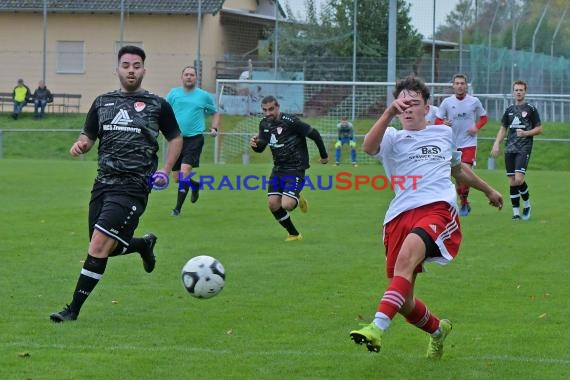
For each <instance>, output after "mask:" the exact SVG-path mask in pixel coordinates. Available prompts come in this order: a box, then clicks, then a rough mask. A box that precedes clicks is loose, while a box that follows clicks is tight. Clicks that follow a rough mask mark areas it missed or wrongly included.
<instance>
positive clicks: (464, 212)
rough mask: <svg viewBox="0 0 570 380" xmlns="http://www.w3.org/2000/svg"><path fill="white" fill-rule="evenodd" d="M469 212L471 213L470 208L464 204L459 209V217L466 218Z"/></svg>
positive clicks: (467, 204)
mask: <svg viewBox="0 0 570 380" xmlns="http://www.w3.org/2000/svg"><path fill="white" fill-rule="evenodd" d="M470 212H471V206H470V205H469V203H465V204H463V205H461V208H460V209H459V216H467V215H469V213H470Z"/></svg>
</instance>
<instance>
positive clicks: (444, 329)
mask: <svg viewBox="0 0 570 380" xmlns="http://www.w3.org/2000/svg"><path fill="white" fill-rule="evenodd" d="M451 329H452V325H451V321H449V320H448V319H442V320H440V321H439V331H440V334H439V336H438V337H437V338H434V337H433V336H430V338H429V345H428V349H427V354H426V356H427V358H429V359H441V357H442V356H443V342H444V341H445V338H446V337H447V336H448V335H449V333H450V332H451Z"/></svg>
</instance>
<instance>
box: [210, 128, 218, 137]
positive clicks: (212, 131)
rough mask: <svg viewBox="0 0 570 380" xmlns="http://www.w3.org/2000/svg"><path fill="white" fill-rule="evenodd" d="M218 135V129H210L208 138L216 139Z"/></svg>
mask: <svg viewBox="0 0 570 380" xmlns="http://www.w3.org/2000/svg"><path fill="white" fill-rule="evenodd" d="M217 135H218V128H210V136H212V137H216V136H217Z"/></svg>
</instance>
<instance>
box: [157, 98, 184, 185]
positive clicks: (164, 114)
mask: <svg viewBox="0 0 570 380" xmlns="http://www.w3.org/2000/svg"><path fill="white" fill-rule="evenodd" d="M158 128H159V129H160V132H161V133H162V134H163V135H164V138H165V139H166V141H167V146H166V158H165V160H164V164H163V166H162V168H161V169H160V172H162V173H165V174H170V171H171V170H172V167H173V166H174V164H175V163H176V160H178V156H180V152H181V151H182V141H183V140H182V135H181V134H180V128H179V126H178V122H177V121H176V116H175V115H174V111H173V110H172V106H171V105H170V104H169V103H168V102H167V101H166V100H163V101H162V109H161V112H160V116H159V120H158Z"/></svg>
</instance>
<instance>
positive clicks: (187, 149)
mask: <svg viewBox="0 0 570 380" xmlns="http://www.w3.org/2000/svg"><path fill="white" fill-rule="evenodd" d="M202 148H204V135H196V136H191V137H184V138H183V143H182V152H180V156H179V157H178V160H177V161H176V163H175V164H174V166H173V167H172V171H175V172H177V171H179V170H180V167H181V165H182V164H186V165H190V166H192V168H198V167H200V155H201V154H202Z"/></svg>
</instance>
